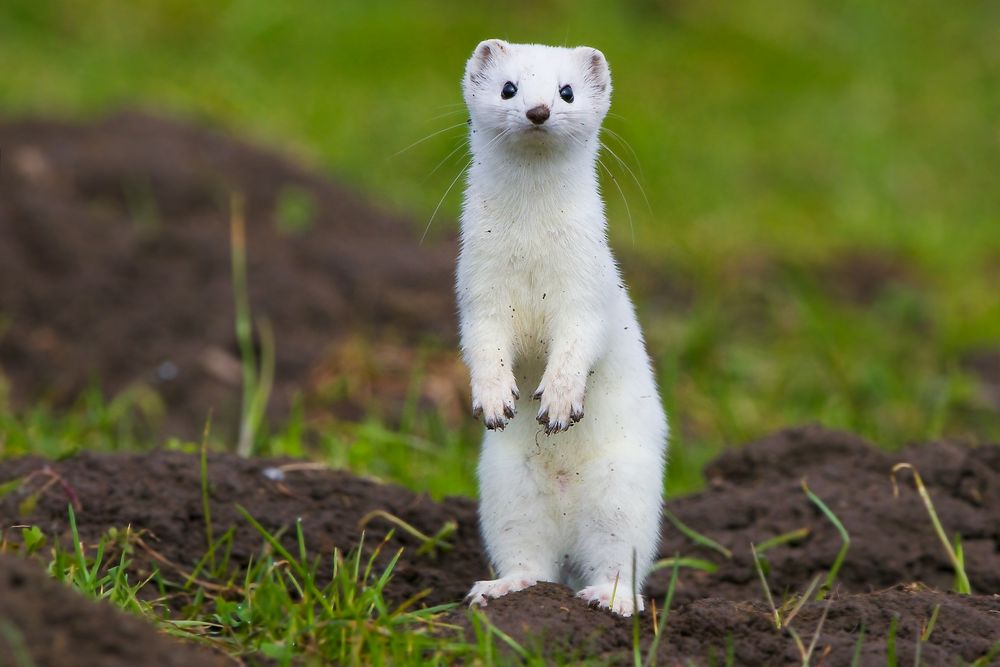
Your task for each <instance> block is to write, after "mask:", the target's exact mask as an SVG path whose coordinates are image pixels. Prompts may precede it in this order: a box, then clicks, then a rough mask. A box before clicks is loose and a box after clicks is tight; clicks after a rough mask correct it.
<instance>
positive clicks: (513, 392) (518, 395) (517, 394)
mask: <svg viewBox="0 0 1000 667" xmlns="http://www.w3.org/2000/svg"><path fill="white" fill-rule="evenodd" d="M510 395H511V396H513V397H514V400H515V401H516V400H517V399H519V398H521V392H519V391H518V390H517V387H511V390H510Z"/></svg>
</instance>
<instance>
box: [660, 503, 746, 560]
mask: <svg viewBox="0 0 1000 667" xmlns="http://www.w3.org/2000/svg"><path fill="white" fill-rule="evenodd" d="M663 516H665V517H667V519H668V520H669V521H670V523H672V524H673V525H674V528H676V529H677V530H679V531H681V533H683V534H684V536H685V537H687V538H688V539H689V540H691V541H692V542H695V543H696V544H700V545H701V546H703V547H707V548H709V549H711V550H712V551H715V552H718V553H720V554H722V555H723V556H725V557H726V559H727V560H729V559H731V558H732V557H733V552H732V551H730V550H729V549H727V548H726V547H724V546H722V545H721V544H719V543H718V542H716V541H715V540H713V539H712V538H711V537H708V536H707V535H702V534H701V533H699V532H698V531H696V530H695V529H693V528H691V527H690V526H688V525H687V524H686V523H684V522H683V521H681V520H680V519H678V518H677V517H676V516H674V515H673V513H671V512H670V511H669V510H668V509H666V508H664V509H663Z"/></svg>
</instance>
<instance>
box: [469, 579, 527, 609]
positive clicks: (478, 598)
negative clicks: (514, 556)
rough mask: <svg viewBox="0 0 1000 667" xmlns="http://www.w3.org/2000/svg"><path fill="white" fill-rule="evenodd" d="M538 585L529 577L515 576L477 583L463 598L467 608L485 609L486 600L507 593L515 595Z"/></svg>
mask: <svg viewBox="0 0 1000 667" xmlns="http://www.w3.org/2000/svg"><path fill="white" fill-rule="evenodd" d="M537 583H538V579H537V578H535V577H532V576H529V575H524V574H515V575H511V576H509V577H501V578H500V579H489V580H487V581H477V582H476V583H475V585H473V587H472V590H470V591H469V594H468V595H466V596H465V599H466V600H468V601H469V606H470V607H471V606H472V605H476V606H479V607H485V606H486V601H487V599H488V598H499V597H503V596H504V595H507V593H516V592H517V591H520V590H524V589H525V588H528V587H530V586H534V585H535V584H537Z"/></svg>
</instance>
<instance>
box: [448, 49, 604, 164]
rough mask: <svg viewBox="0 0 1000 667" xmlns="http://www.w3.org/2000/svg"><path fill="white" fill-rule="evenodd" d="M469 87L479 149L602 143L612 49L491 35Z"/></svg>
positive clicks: (471, 69)
mask: <svg viewBox="0 0 1000 667" xmlns="http://www.w3.org/2000/svg"><path fill="white" fill-rule="evenodd" d="M462 92H463V94H464V97H465V103H466V105H467V106H468V108H469V125H470V128H471V132H472V133H473V142H472V145H473V150H475V149H476V146H477V144H478V145H480V146H487V145H489V146H493V145H496V146H498V148H500V147H515V148H516V147H522V148H530V149H532V150H536V149H538V148H540V147H544V148H546V149H551V150H553V151H559V150H560V149H569V148H572V147H574V146H576V147H589V148H590V149H592V150H596V148H594V147H595V146H596V145H597V143H598V142H597V141H596V137H597V134H598V132H599V131H600V129H601V122H602V121H603V120H604V116H605V115H607V113H608V108H609V107H610V106H611V71H610V69H609V68H608V61H607V60H606V59H605V58H604V54H603V53H601V52H600V51H598V50H597V49H592V48H590V47H587V46H581V47H577V48H562V47H555V46H542V45H539V44H509V43H507V42H504V41H502V40H499V39H489V40H486V41H484V42H480V44H479V46H477V47H476V49H475V51H473V52H472V57H471V58H469V62H468V63H467V64H466V66H465V77H464V78H463V79H462ZM477 135H478V136H477ZM477 139H478V140H483V141H485V142H487V143H479V142H478V141H477Z"/></svg>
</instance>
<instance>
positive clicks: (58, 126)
mask: <svg viewBox="0 0 1000 667" xmlns="http://www.w3.org/2000/svg"><path fill="white" fill-rule="evenodd" d="M0 155H2V157H0V315H2V317H0V381H2V380H3V378H4V377H6V380H7V382H8V383H9V384H10V385H11V390H12V394H13V399H14V401H15V403H16V404H34V403H35V402H37V401H38V400H40V399H46V400H48V401H49V402H51V403H53V404H55V405H63V404H65V403H67V402H71V401H73V400H75V398H76V397H77V395H78V394H79V393H80V391H81V390H82V389H84V388H86V387H87V386H88V385H90V384H91V383H99V386H100V387H101V388H102V389H103V390H104V392H105V393H106V394H108V395H115V394H118V393H119V392H122V391H124V390H126V389H128V388H130V387H135V386H137V385H142V386H146V387H151V388H153V389H155V390H156V392H157V393H158V394H159V395H160V396H161V398H162V399H163V402H164V403H165V404H166V408H167V410H166V412H167V422H166V424H163V425H162V426H165V427H166V429H165V430H166V432H167V433H169V434H171V435H177V434H180V435H184V436H188V437H193V436H197V435H199V434H200V432H201V428H202V424H203V423H204V421H205V418H206V416H207V414H208V411H209V410H213V411H214V420H213V421H214V423H215V425H216V426H217V427H218V429H217V432H219V433H221V434H223V435H225V434H227V433H230V432H231V431H232V427H233V425H234V423H235V421H234V420H235V415H236V412H237V408H238V396H239V384H240V366H239V361H238V360H239V353H238V348H237V344H236V340H235V335H234V317H233V294H232V286H231V281H230V261H229V258H230V244H229V218H230V216H229V211H230V198H231V195H232V194H233V193H239V194H241V195H242V196H243V197H244V199H245V210H246V219H247V230H248V233H247V243H248V258H249V267H248V275H249V282H250V297H251V302H252V309H253V313H254V315H255V316H258V317H266V318H267V319H268V320H269V321H270V323H271V325H272V326H273V329H274V332H275V338H276V352H277V360H276V361H277V367H276V377H275V386H274V400H273V401H272V408H273V410H274V413H273V415H272V416H275V417H280V416H281V415H283V414H285V413H287V410H288V408H289V404H290V402H291V400H292V397H293V394H294V393H295V392H296V391H305V392H306V393H307V394H308V395H309V396H311V397H312V398H313V399H316V400H320V399H325V401H326V402H327V403H329V402H331V401H332V399H338V400H339V399H343V400H340V404H339V405H338V407H339V408H340V409H342V410H346V411H347V412H348V413H350V412H351V411H354V412H360V411H365V410H369V409H370V408H371V401H370V396H367V395H361V396H347V397H345V396H344V395H343V394H344V392H343V390H342V389H343V388H342V387H339V386H338V387H333V388H331V387H329V386H327V387H324V386H316V384H315V382H318V381H320V380H323V379H324V378H327V379H329V377H330V375H331V373H325V374H324V373H323V372H322V371H321V370H320V371H317V368H322V366H323V361H324V360H325V359H326V358H327V357H328V356H331V355H332V356H333V357H334V358H336V357H337V356H338V346H339V345H342V344H344V342H345V336H347V335H348V334H352V335H354V336H355V337H357V336H361V337H362V339H363V340H366V341H370V340H373V339H374V340H376V341H383V342H382V343H380V344H382V345H385V344H389V345H392V344H393V343H395V345H396V347H402V348H403V349H405V350H406V351H407V355H408V357H407V358H406V359H404V360H403V362H404V363H403V365H404V366H405V367H404V368H402V369H398V368H395V367H393V368H389V369H381V370H383V371H384V370H388V371H391V372H396V373H397V374H398V375H401V376H402V377H403V378H404V382H403V383H402V386H403V387H404V389H403V390H402V391H397V392H395V393H394V392H393V391H392V387H391V386H390V387H380V390H379V391H378V392H377V395H378V396H379V397H381V398H382V399H383V401H384V402H386V403H389V405H386V406H384V407H385V409H386V411H387V412H389V413H390V414H391V413H393V411H394V408H397V407H398V406H395V405H393V401H394V398H393V397H394V396H395V397H396V399H397V402H402V400H403V395H404V393H405V387H406V384H405V380H407V379H409V378H410V377H411V376H412V374H413V363H414V362H415V356H416V355H415V353H414V346H413V343H415V342H418V341H419V340H423V339H431V340H440V341H446V342H451V341H452V340H453V338H454V335H455V330H456V326H455V317H454V312H455V309H454V303H453V301H454V300H453V297H452V287H451V284H452V272H453V267H454V254H455V246H454V242H453V240H452V239H442V240H433V239H428V240H427V241H426V242H424V243H423V244H418V243H417V234H415V233H414V227H413V225H412V224H411V223H410V222H409V221H406V220H403V219H401V218H399V217H396V216H393V215H390V214H388V213H386V212H385V211H382V210H379V209H378V208H375V207H373V206H372V205H370V204H368V203H366V202H364V201H363V200H362V199H360V198H359V197H358V196H356V195H355V194H354V193H352V192H351V191H349V190H348V189H346V188H344V187H341V186H338V185H336V184H334V183H331V182H330V180H328V179H324V178H322V177H321V176H319V175H317V174H316V173H315V172H311V171H309V170H306V169H304V168H302V167H301V166H299V165H298V164H296V163H295V162H293V161H291V160H289V159H287V158H285V157H283V156H280V155H275V154H273V153H269V152H266V151H262V150H260V149H257V148H253V147H251V146H249V145H247V144H245V143H242V142H239V141H236V140H233V139H231V138H228V137H225V136H223V135H221V134H218V133H216V132H213V131H210V130H207V129H200V128H196V127H193V126H190V125H185V124H181V123H177V122H173V121H170V120H166V119H163V118H158V117H154V116H149V115H142V114H136V113H125V114H120V115H116V116H112V117H110V118H107V119H105V120H101V121H98V122H94V123H88V124H79V123H61V122H52V121H34V120H32V121H22V122H8V123H5V124H0ZM283 221H284V223H285V224H284V225H283ZM289 223H291V224H292V225H293V226H294V225H295V224H298V225H299V226H301V227H303V228H301V229H299V230H297V231H296V230H293V229H290V228H289ZM352 340H356V338H355V339H352ZM400 342H403V343H406V344H407V345H405V346H400V345H399V343H400ZM395 356H396V357H399V356H400V355H399V354H396V355H395ZM404 356H406V355H404ZM398 362H399V360H398V359H396V360H395V361H394V362H393V363H395V364H396V366H398V365H399V363H398ZM456 369H457V370H456ZM366 370H367V369H366ZM432 370H433V369H432ZM441 370H443V371H444V372H446V373H452V374H454V373H456V372H457V373H459V374H461V367H460V366H459V365H457V364H452V365H448V366H447V367H445V368H443V369H441ZM369 373H370V371H369ZM310 380H312V381H314V382H313V383H311V382H310ZM364 381H365V376H364V375H361V376H359V379H358V380H356V381H355V384H356V383H357V382H362V383H363V382H364ZM396 384H400V383H399V382H396ZM459 384H460V385H464V381H463V382H461V383H459ZM462 388H463V389H464V386H463V387H462ZM363 389H364V387H362V390H363ZM369 393H371V392H369ZM441 393H442V392H441V391H440V390H439V391H438V394H441ZM445 393H447V391H445ZM0 395H2V392H0ZM463 395H464V394H463ZM444 399H445V400H446V401H454V400H455V399H454V397H453V396H450V395H449V396H445V397H444Z"/></svg>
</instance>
